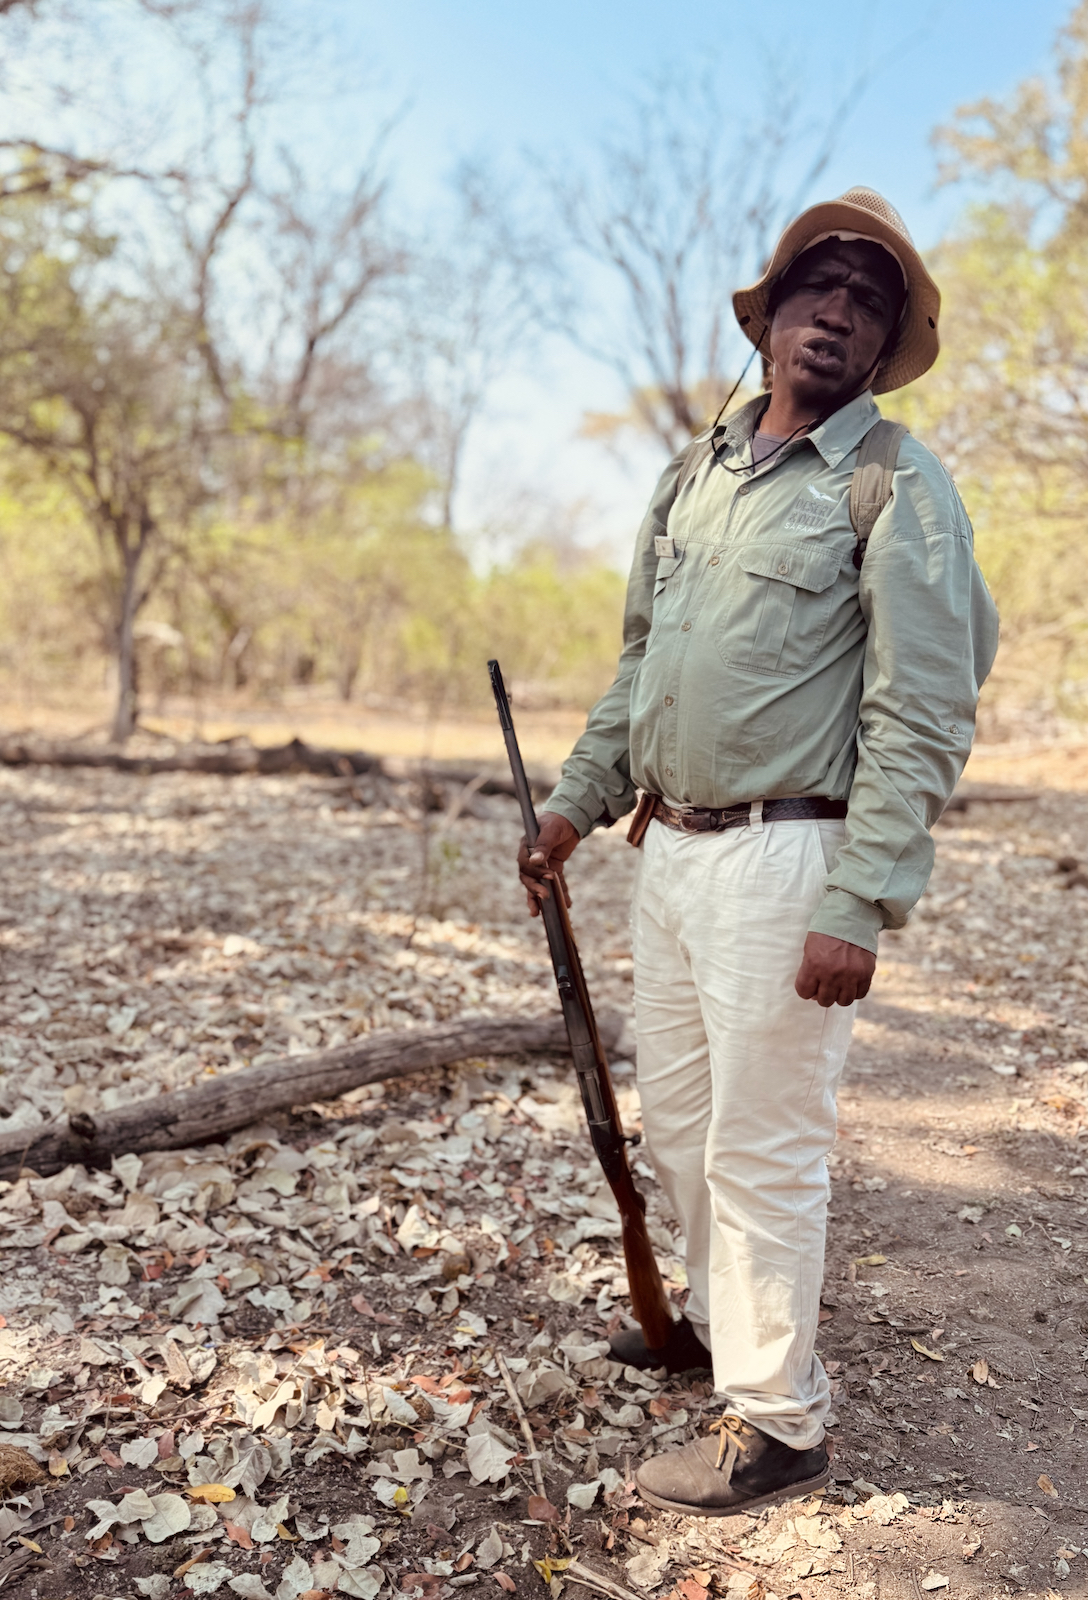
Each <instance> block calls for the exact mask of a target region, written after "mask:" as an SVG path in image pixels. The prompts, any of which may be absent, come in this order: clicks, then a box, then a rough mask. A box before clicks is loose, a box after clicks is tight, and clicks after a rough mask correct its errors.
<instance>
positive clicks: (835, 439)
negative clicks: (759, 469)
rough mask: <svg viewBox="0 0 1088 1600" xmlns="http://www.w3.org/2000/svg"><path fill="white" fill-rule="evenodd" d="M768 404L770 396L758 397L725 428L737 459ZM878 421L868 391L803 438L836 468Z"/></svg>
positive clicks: (870, 393) (730, 446) (727, 441)
mask: <svg viewBox="0 0 1088 1600" xmlns="http://www.w3.org/2000/svg"><path fill="white" fill-rule="evenodd" d="M768 404H769V400H768V397H767V395H765V394H760V395H757V396H756V398H755V399H754V400H749V402H748V404H747V405H745V406H741V408H740V410H739V411H736V412H734V414H733V415H732V416H731V417H730V418H729V420H728V422H727V423H726V424H725V430H724V438H725V442H726V444H728V446H729V448H730V450H731V451H732V452H733V454H734V455H736V456H740V455H742V454H743V452H744V449H745V446H746V445H747V443H748V441H749V439H750V438H751V437H752V435H753V433H755V431H756V428H757V427H758V426H759V419H760V417H762V415H763V413H764V411H766V409H767V406H768ZM879 417H880V411H879V409H878V407H877V404H876V401H875V400H874V399H873V396H872V391H871V390H869V389H866V390H865V392H864V394H859V395H857V396H856V398H855V399H853V400H848V401H847V403H846V405H844V406H841V407H840V408H839V410H838V411H835V412H833V413H832V415H831V416H830V417H828V419H827V421H826V422H822V423H821V424H820V426H819V427H818V428H813V430H812V432H811V433H807V434H803V435H801V437H802V438H805V439H809V440H810V441H811V442H812V443H813V444H814V445H815V446H816V449H817V450H818V451H819V452H820V454H821V455H822V456H823V458H824V460H825V461H826V462H827V464H828V466H829V467H837V466H838V464H839V462H840V461H842V459H843V458H844V457H845V456H848V455H849V454H850V451H851V450H853V449H854V448H855V446H856V445H858V444H859V443H860V442H861V440H862V438H864V436H865V434H867V433H868V431H869V429H870V428H871V427H872V425H873V423H874V422H876V421H878V420H879Z"/></svg>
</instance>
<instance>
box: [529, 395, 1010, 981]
mask: <svg viewBox="0 0 1088 1600" xmlns="http://www.w3.org/2000/svg"><path fill="white" fill-rule="evenodd" d="M767 403H768V401H767V397H766V396H761V397H760V398H759V399H757V400H754V401H752V402H751V404H750V405H748V406H745V407H744V408H743V410H741V411H739V412H738V413H737V414H736V415H735V416H734V417H733V418H731V419H730V422H729V424H728V426H727V428H726V431H725V438H724V441H723V442H721V443H720V444H719V451H720V453H721V455H722V458H723V460H724V461H725V463H726V464H727V465H728V466H730V467H741V466H743V465H745V464H750V463H751V460H752V456H751V443H750V440H751V435H752V433H753V431H754V429H755V427H756V426H757V423H758V419H759V417H760V416H761V415H762V413H763V410H764V408H765V407H766V405H767ZM879 415H880V413H879V411H878V410H877V407H876V405H875V403H874V401H873V398H872V396H871V394H869V393H865V394H864V395H861V396H859V397H858V398H857V399H856V400H851V401H850V403H849V404H848V405H845V406H843V408H842V409H841V411H837V412H836V413H835V414H834V415H833V416H832V417H831V418H830V419H829V420H828V421H827V422H825V423H824V424H823V425H822V426H821V427H819V428H816V429H815V430H814V431H813V432H812V433H811V434H809V435H807V436H806V437H805V438H802V439H797V440H795V441H793V442H792V443H790V444H788V445H786V446H785V448H784V449H783V450H782V451H781V452H780V453H779V454H778V455H777V456H775V458H774V459H773V460H772V461H769V462H767V463H766V464H764V465H762V466H760V467H758V468H757V469H756V471H755V472H754V473H748V472H745V473H742V474H741V475H739V476H734V474H733V473H732V472H729V471H726V470H725V468H724V467H723V466H722V465H721V464H720V463H719V462H718V461H717V460H715V458H714V457H713V456H710V457H709V458H708V460H707V461H706V462H704V464H703V465H702V466H701V467H700V469H699V471H698V472H697V473H695V475H694V476H693V477H692V478H691V479H690V481H689V482H687V483H686V484H685V485H684V487H683V489H682V490H681V492H680V494H679V495H678V496H677V495H676V483H677V479H678V477H679V473H680V467H681V464H682V462H683V452H682V453H681V454H680V455H678V456H676V457H675V459H674V460H673V461H672V462H670V464H669V466H668V467H667V468H666V469H665V471H664V473H663V474H662V476H661V479H660V481H659V483H658V485H657V489H656V490H655V493H654V497H653V500H652V502H651V504H650V509H649V511H648V512H647V515H646V518H645V520H644V521H643V524H642V527H641V529H640V530H639V535H638V542H637V545H636V549H635V558H634V563H633V565H632V568H631V577H630V582H629V584H628V589H627V605H626V612H625V616H624V647H623V653H622V655H621V656H620V662H619V669H618V671H617V674H616V678H615V681H614V683H613V684H612V687H611V688H610V689H609V690H608V692H607V693H606V694H605V695H604V696H603V697H602V698H601V699H600V700H599V701H598V702H597V704H596V706H594V708H593V710H592V711H591V712H590V715H589V721H588V723H587V726H586V731H585V733H584V734H583V735H582V737H581V739H579V741H578V743H577V744H576V745H575V747H574V750H573V751H572V753H571V755H570V758H569V759H568V761H567V762H566V764H565V765H564V767H563V776H562V778H561V780H560V782H559V784H558V786H557V788H556V789H555V791H554V793H553V794H552V796H551V799H550V800H549V801H548V807H547V809H548V810H550V811H557V812H559V813H560V814H561V815H563V816H565V817H567V818H568V819H569V820H570V821H571V822H573V823H574V825H575V827H576V828H577V829H578V831H579V833H581V834H583V835H584V834H586V833H588V832H589V830H590V829H591V828H593V827H594V826H596V825H597V824H598V823H602V822H608V821H610V820H614V819H615V818H617V817H621V816H623V815H624V814H625V813H626V812H627V811H629V810H630V809H631V806H632V805H633V804H634V801H635V791H636V787H637V788H644V789H649V790H651V791H653V792H654V793H656V794H663V795H665V796H667V797H668V798H670V799H672V800H674V801H679V802H680V803H681V804H687V805H695V806H728V805H736V804H738V803H740V802H747V801H751V800H761V799H770V798H772V797H777V796H784V795H826V796H829V797H830V798H832V799H837V800H841V799H846V800H848V801H849V814H848V816H847V819H846V838H845V842H844V843H843V846H842V848H841V849H840V851H839V853H838V857H837V859H836V861H835V865H834V867H833V870H832V871H831V872H830V873H829V875H828V878H827V893H826V895H825V898H824V900H823V903H822V904H821V906H820V908H819V910H818V911H817V913H816V915H815V917H814V918H813V920H812V923H811V925H810V926H811V928H812V930H814V931H816V932H819V933H827V934H832V935H834V936H835V937H837V938H841V939H847V940H849V941H850V942H851V943H852V944H857V945H861V946H863V947H864V948H865V949H867V950H873V951H875V950H876V945H877V934H878V932H879V931H880V929H881V928H898V927H902V925H903V923H904V922H905V921H906V919H907V916H908V915H909V913H910V911H911V909H912V907H913V906H914V904H915V902H916V901H917V900H918V898H919V896H920V895H921V894H922V891H923V890H924V889H925V886H926V882H927V881H928V878H929V874H930V870H931V868H932V865H933V842H932V840H931V838H930V835H929V829H930V828H931V827H932V826H933V824H934V823H935V822H936V820H937V818H938V817H939V816H940V814H941V811H942V809H943V807H944V805H945V803H946V801H947V800H948V798H949V796H950V795H951V793H952V790H953V788H954V787H955V784H956V781H957V779H958V778H959V775H960V773H961V771H962V770H963V766H964V763H965V761H966V760H967V756H968V753H969V751H970V748H971V740H972V737H973V733H974V722H975V707H976V703H977V700H978V692H979V687H980V685H981V684H982V682H983V680H984V679H985V677H986V675H987V673H988V672H989V670H990V667H991V665H992V664H993V659H994V655H995V653H996V650H997V611H996V608H995V606H994V603H993V601H992V600H991V598H990V595H989V591H988V590H987V588H986V585H985V583H984V581H983V578H982V575H981V573H980V572H979V570H978V567H977V566H976V564H975V559H974V552H973V539H972V532H971V524H970V522H969V521H968V518H967V513H966V511H965V510H964V507H963V503H962V501H961V500H960V497H959V495H958V494H957V492H956V489H955V486H954V484H953V483H952V480H951V478H950V477H949V476H948V474H947V472H946V471H945V469H944V468H943V467H942V465H941V463H940V462H939V461H938V460H937V458H936V456H934V455H933V454H932V453H931V452H930V451H929V450H927V449H926V447H925V446H924V445H922V444H919V442H918V441H917V440H916V439H913V438H911V437H910V436H909V435H908V437H907V438H905V439H904V440H903V443H902V445H901V447H900V451H899V464H898V466H897V468H896V472H895V478H894V485H893V491H892V498H891V500H890V502H889V503H888V505H887V506H886V507H885V509H884V511H883V512H882V513H881V515H880V517H879V518H878V520H877V523H876V526H875V528H874V529H873V533H872V536H871V537H870V539H869V544H868V548H867V550H866V553H865V559H864V562H863V565H862V568H861V572H860V573H859V572H858V570H857V568H856V567H855V565H854V562H853V553H854V547H855V543H856V541H855V536H854V530H853V528H852V526H851V523H850V511H849V491H850V478H851V474H852V472H853V469H854V466H855V464H856V462H857V455H858V446H859V444H860V442H861V439H862V437H863V435H864V434H865V433H866V432H867V430H868V429H869V428H870V426H871V425H872V424H873V423H874V422H875V421H876V420H877V418H878V417H879ZM669 541H671V544H670V542H669Z"/></svg>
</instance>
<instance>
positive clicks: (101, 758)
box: [0, 738, 382, 778]
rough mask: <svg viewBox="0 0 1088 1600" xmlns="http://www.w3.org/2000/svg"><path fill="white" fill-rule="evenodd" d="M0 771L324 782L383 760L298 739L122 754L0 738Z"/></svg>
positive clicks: (375, 768) (375, 769)
mask: <svg viewBox="0 0 1088 1600" xmlns="http://www.w3.org/2000/svg"><path fill="white" fill-rule="evenodd" d="M0 766H5V767H32V766H34V767H41V766H49V767H97V768H100V769H101V768H105V769H106V770H109V771H113V772H134V773H137V774H149V773H153V772H210V773H220V774H222V775H223V776H224V777H240V776H242V775H244V774H246V773H259V774H266V775H267V774H272V773H278V772H313V773H317V774H318V775H319V776H322V777H333V778H335V777H344V778H348V777H353V776H354V777H361V776H362V775H363V774H364V773H380V772H381V770H382V764H381V761H380V760H379V759H378V757H377V756H371V755H367V754H366V752H365V751H363V750H321V749H318V748H317V747H316V746H314V745H309V744H306V742H305V741H304V740H302V739H291V740H290V741H289V742H288V743H287V744H276V745H255V744H250V743H249V741H248V740H231V741H228V742H225V743H223V744H216V745H190V746H185V745H183V746H182V747H181V748H180V749H176V750H171V751H170V752H169V753H168V754H163V755H158V756H153V755H126V753H125V752H124V751H123V750H119V749H116V748H114V747H113V746H109V745H106V746H103V745H84V744H57V743H53V742H52V741H49V740H41V739H39V740H28V739H21V738H7V739H0Z"/></svg>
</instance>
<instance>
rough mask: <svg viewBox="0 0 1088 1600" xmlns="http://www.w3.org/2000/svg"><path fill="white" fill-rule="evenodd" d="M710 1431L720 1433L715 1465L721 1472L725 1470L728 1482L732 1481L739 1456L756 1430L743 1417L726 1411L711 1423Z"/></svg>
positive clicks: (746, 1447)
mask: <svg viewBox="0 0 1088 1600" xmlns="http://www.w3.org/2000/svg"><path fill="white" fill-rule="evenodd" d="M710 1432H711V1433H716V1434H717V1435H718V1459H717V1461H715V1463H714V1465H715V1467H716V1468H717V1470H718V1471H719V1472H722V1471H724V1473H725V1481H726V1483H731V1482H732V1479H733V1468H734V1467H735V1466H736V1464H737V1457H738V1456H739V1455H741V1454H742V1452H744V1451H745V1450H747V1449H748V1444H749V1441H750V1440H751V1439H753V1438H754V1437H755V1433H754V1430H753V1429H752V1428H751V1427H750V1426H749V1425H748V1423H747V1422H745V1421H743V1419H742V1418H740V1417H738V1416H734V1414H733V1412H731V1411H726V1412H724V1413H723V1415H722V1416H721V1417H719V1419H718V1421H717V1422H712V1423H711V1424H710Z"/></svg>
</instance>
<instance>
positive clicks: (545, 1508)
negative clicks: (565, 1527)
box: [528, 1494, 563, 1522]
mask: <svg viewBox="0 0 1088 1600" xmlns="http://www.w3.org/2000/svg"><path fill="white" fill-rule="evenodd" d="M528 1510H529V1515H530V1517H532V1519H533V1520H534V1522H562V1520H563V1513H562V1512H561V1511H560V1510H559V1509H558V1507H557V1506H553V1505H552V1503H551V1501H550V1500H546V1499H545V1498H544V1496H543V1495H540V1494H531V1495H530V1496H529V1506H528Z"/></svg>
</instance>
